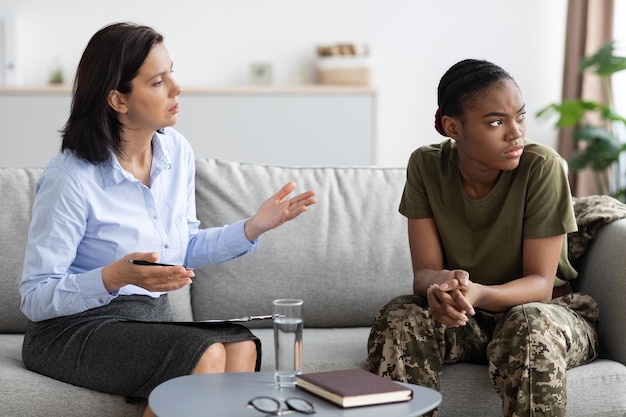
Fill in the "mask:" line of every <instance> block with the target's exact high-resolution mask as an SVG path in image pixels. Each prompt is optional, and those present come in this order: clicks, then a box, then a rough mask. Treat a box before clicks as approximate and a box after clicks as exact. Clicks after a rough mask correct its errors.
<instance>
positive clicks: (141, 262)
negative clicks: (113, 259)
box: [128, 259, 190, 269]
mask: <svg viewBox="0 0 626 417" xmlns="http://www.w3.org/2000/svg"><path fill="white" fill-rule="evenodd" d="M128 263H129V264H135V265H147V266H182V267H183V268H185V269H190V268H187V267H186V266H185V265H172V264H160V263H158V262H148V261H141V260H138V259H129V260H128Z"/></svg>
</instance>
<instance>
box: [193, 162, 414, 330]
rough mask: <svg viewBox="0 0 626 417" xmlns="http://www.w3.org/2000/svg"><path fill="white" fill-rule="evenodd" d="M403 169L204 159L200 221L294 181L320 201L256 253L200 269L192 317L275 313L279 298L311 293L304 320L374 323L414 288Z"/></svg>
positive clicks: (225, 215) (199, 171)
mask: <svg viewBox="0 0 626 417" xmlns="http://www.w3.org/2000/svg"><path fill="white" fill-rule="evenodd" d="M404 176H405V171H404V169H401V168H368V167H358V168H351V167H345V168H334V169H333V168H317V167H303V168H289V167H274V166H263V165H255V164H246V163H237V162H228V161H221V160H215V159H204V160H198V161H196V201H197V212H198V218H199V219H200V220H201V222H202V226H201V227H209V226H221V225H224V224H228V223H232V222H235V221H237V220H240V219H242V218H245V217H248V216H250V215H252V214H254V213H255V212H256V210H257V208H258V207H259V205H260V204H261V203H262V202H263V201H264V200H265V199H266V198H268V197H269V196H270V195H272V194H273V193H275V192H276V191H278V190H279V189H280V187H281V186H282V185H283V184H285V183H286V182H287V181H295V182H296V184H297V188H296V192H295V193H297V192H302V191H305V190H308V189H313V190H315V191H316V193H317V199H318V203H317V204H316V205H314V206H311V207H310V209H309V211H308V212H307V213H305V214H304V215H302V216H301V217H299V218H297V219H295V220H294V221H292V222H289V223H286V224H284V225H283V226H281V227H280V228H278V229H276V230H272V231H269V232H268V233H266V234H264V235H263V236H261V239H260V245H259V250H258V251H256V252H254V253H251V254H248V255H246V256H243V257H241V258H238V259H236V260H233V261H230V262H226V263H223V264H219V265H212V266H210V267H207V268H203V269H201V270H197V271H196V279H195V280H194V283H193V284H192V285H191V299H192V306H193V314H194V318H195V319H196V320H203V319H209V318H222V317H239V316H242V315H248V314H267V313H270V312H271V302H272V300H273V299H276V298H283V297H288V298H293V297H295V298H302V299H303V300H304V325H305V327H307V326H309V327H346V326H370V325H371V323H372V319H373V317H374V314H375V313H376V311H378V310H379V309H380V308H381V307H382V306H383V305H384V304H385V303H386V302H387V301H389V300H390V299H391V298H393V297H394V296H396V295H398V294H404V293H410V292H412V272H411V261H410V256H409V249H408V247H409V245H408V241H407V240H408V239H407V232H406V219H405V218H404V217H403V216H402V215H401V214H399V213H398V204H399V202H400V196H401V193H402V184H404ZM295 193H294V194H295ZM291 254H293V256H292V255H291ZM389 271H393V273H391V274H390V273H389ZM346 304H349V308H346ZM261 325H265V326H269V325H271V322H269V321H267V322H265V323H262V324H261Z"/></svg>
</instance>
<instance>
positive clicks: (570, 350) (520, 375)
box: [487, 293, 598, 417]
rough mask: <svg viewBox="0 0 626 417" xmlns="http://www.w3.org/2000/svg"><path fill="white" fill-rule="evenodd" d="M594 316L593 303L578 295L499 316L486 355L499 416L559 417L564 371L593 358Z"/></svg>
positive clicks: (564, 400)
mask: <svg viewBox="0 0 626 417" xmlns="http://www.w3.org/2000/svg"><path fill="white" fill-rule="evenodd" d="M597 317H598V306H597V304H596V303H595V301H594V300H593V299H592V298H591V297H589V296H587V295H584V294H578V293H576V294H570V295H566V296H564V297H559V298H556V299H554V300H552V302H551V303H549V304H544V303H528V304H523V305H520V306H516V307H513V308H511V309H510V310H509V311H507V312H506V313H504V314H502V317H501V320H500V321H499V323H498V325H497V326H496V329H495V331H494V336H493V340H492V342H491V343H490V344H489V347H488V349H487V356H488V359H489V375H490V377H491V380H492V382H493V384H494V386H495V387H496V391H497V392H498V394H499V395H500V397H501V398H502V410H503V414H504V415H505V416H511V417H526V416H533V417H548V416H565V407H566V403H567V397H566V391H565V387H566V380H565V371H566V370H567V369H569V368H572V367H575V366H578V365H582V364H584V363H587V362H589V361H591V360H592V359H594V358H595V357H596V356H597V335H596V331H595V323H596V320H597Z"/></svg>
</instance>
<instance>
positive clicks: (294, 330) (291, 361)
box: [272, 299, 303, 388]
mask: <svg viewBox="0 0 626 417" xmlns="http://www.w3.org/2000/svg"><path fill="white" fill-rule="evenodd" d="M302 303H303V302H302V300H297V299H280V300H274V301H273V302H272V306H273V307H272V310H273V311H272V312H273V314H274V354H275V357H276V371H275V372H274V381H275V383H276V386H277V387H278V388H284V387H295V386H296V375H299V374H301V373H302V327H303V320H302Z"/></svg>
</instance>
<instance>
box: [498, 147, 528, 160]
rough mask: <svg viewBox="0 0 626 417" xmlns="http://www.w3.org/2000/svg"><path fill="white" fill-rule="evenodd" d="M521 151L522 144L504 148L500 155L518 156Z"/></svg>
mask: <svg viewBox="0 0 626 417" xmlns="http://www.w3.org/2000/svg"><path fill="white" fill-rule="evenodd" d="M523 152H524V145H515V146H510V147H508V148H506V149H505V151H504V152H503V153H502V156H505V157H507V158H519V157H520V156H522V153H523Z"/></svg>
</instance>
